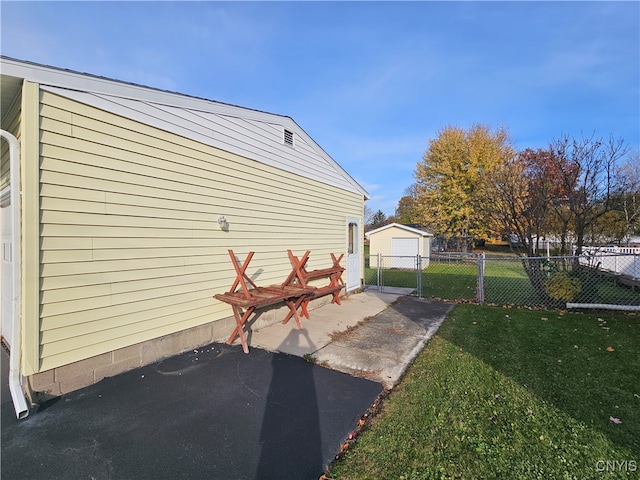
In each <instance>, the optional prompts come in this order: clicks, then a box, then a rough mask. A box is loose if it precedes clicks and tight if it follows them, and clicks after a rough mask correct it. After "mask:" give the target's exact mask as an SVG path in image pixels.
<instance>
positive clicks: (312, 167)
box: [43, 87, 364, 194]
mask: <svg viewBox="0 0 640 480" xmlns="http://www.w3.org/2000/svg"><path fill="white" fill-rule="evenodd" d="M43 89H45V90H50V91H52V92H55V93H57V94H59V95H63V96H65V97H68V98H71V99H74V100H77V101H79V102H82V103H84V104H87V105H91V106H94V107H96V108H99V109H102V110H106V111H109V112H111V113H115V114H116V115H121V116H123V117H127V118H133V119H136V120H138V121H141V122H144V123H146V124H148V125H152V126H155V127H157V128H160V129H162V130H166V131H169V132H173V133H176V134H178V135H181V136H184V137H187V138H190V139H192V140H196V141H198V142H202V143H204V144H206V145H210V146H213V147H216V148H220V149H222V150H225V151H228V152H231V153H235V154H237V155H241V156H244V157H247V158H255V159H257V160H258V161H260V162H263V163H265V164H267V165H271V166H274V167H277V168H281V169H283V170H286V171H288V172H291V173H295V174H299V175H302V176H304V177H307V178H311V179H314V180H319V181H321V182H324V183H327V184H329V185H333V186H336V187H338V188H343V189H346V190H348V191H352V192H358V193H361V194H362V193H364V192H363V191H362V190H361V189H360V188H359V187H358V186H357V185H356V184H355V181H354V180H353V179H351V178H349V177H348V175H347V174H346V173H345V172H344V170H342V169H341V168H340V167H339V166H338V165H337V164H335V163H334V162H327V160H326V159H325V158H323V156H322V154H321V153H320V152H319V151H318V149H316V148H306V149H302V150H301V151H299V152H298V151H296V150H294V149H292V148H291V147H289V146H287V145H284V144H283V142H282V138H281V137H280V136H279V135H275V134H266V132H268V130H266V129H265V128H263V127H260V128H256V126H257V125H259V123H261V122H259V121H257V120H245V119H244V118H241V117H240V116H232V115H224V114H222V113H220V114H216V113H211V112H204V111H198V110H188V109H186V108H179V107H175V106H169V105H161V104H152V103H150V102H143V101H141V100H135V99H130V98H122V97H115V96H111V95H103V94H93V93H87V92H78V91H72V90H65V89H60V88H56V87H43ZM282 118H283V128H284V124H285V121H286V123H289V122H291V121H290V120H289V119H288V118H287V117H282ZM291 123H292V122H291ZM289 128H290V127H289ZM272 131H273V129H272ZM274 133H275V132H274ZM296 140H297V142H301V141H302V137H301V136H300V135H298V136H297V139H296ZM297 142H296V145H297V144H298V143H297ZM303 143H304V142H303ZM307 147H308V146H307Z"/></svg>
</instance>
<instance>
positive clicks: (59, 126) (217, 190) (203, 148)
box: [0, 57, 368, 395]
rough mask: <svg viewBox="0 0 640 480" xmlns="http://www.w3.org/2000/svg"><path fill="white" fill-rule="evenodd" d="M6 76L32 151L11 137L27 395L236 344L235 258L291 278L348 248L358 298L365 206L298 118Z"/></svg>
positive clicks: (14, 289) (4, 83)
mask: <svg viewBox="0 0 640 480" xmlns="http://www.w3.org/2000/svg"><path fill="white" fill-rule="evenodd" d="M1 67H2V68H1V74H2V78H1V92H2V129H3V131H6V132H8V134H11V135H12V136H13V137H14V138H15V139H16V140H17V145H16V147H18V148H19V153H15V155H14V156H15V157H17V158H14V159H12V158H11V156H12V152H17V151H18V150H16V149H14V148H11V149H10V148H9V147H8V144H7V142H6V140H5V137H9V136H10V135H5V134H3V140H2V163H1V166H2V169H1V171H0V188H1V199H2V210H1V212H2V213H1V215H2V217H1V219H2V243H3V248H2V251H3V252H4V253H3V260H2V284H1V288H2V330H1V333H2V336H3V338H4V340H5V342H6V343H7V344H10V345H9V346H10V348H11V350H12V355H13V353H14V351H17V352H18V358H17V360H16V362H17V365H18V366H19V374H20V377H21V378H23V379H24V380H25V381H24V382H23V385H22V386H23V387H24V388H25V389H28V390H31V391H32V392H44V393H47V394H51V395H59V394H61V393H65V392H68V391H71V390H74V389H77V388H79V387H82V386H85V385H88V384H91V383H94V382H97V381H99V380H100V379H101V378H103V377H105V376H111V375H114V374H116V373H119V372H122V371H125V370H129V369H132V368H135V367H137V366H139V365H143V364H147V363H151V362H154V361H156V360H158V359H160V358H162V357H165V356H168V355H172V354H175V353H178V352H181V351H185V350H188V349H191V348H195V347H197V346H201V345H204V344H207V343H209V342H211V341H214V340H216V339H219V338H226V337H227V336H228V335H229V334H230V333H231V330H232V329H233V327H234V326H235V323H234V321H233V319H231V318H230V315H231V309H230V308H229V306H228V305H226V304H224V303H221V302H219V301H217V300H215V299H214V298H213V295H214V294H216V293H222V292H224V291H227V290H228V289H229V288H230V286H231V284H232V282H233V280H234V278H235V271H234V269H233V267H232V264H231V261H230V258H229V255H228V252H227V250H228V249H233V250H234V251H235V253H236V255H237V256H238V257H239V258H240V259H244V257H245V255H246V254H247V253H248V252H249V251H254V252H255V256H254V259H253V260H252V262H251V265H250V267H249V270H248V271H247V274H248V275H249V276H250V277H251V278H252V279H253V280H254V281H256V282H257V283H259V284H261V285H270V284H275V283H279V282H281V281H282V280H284V278H285V277H286V276H287V275H288V273H289V272H290V271H291V263H290V261H289V258H288V256H287V249H292V250H293V252H294V253H296V254H298V255H302V254H303V253H304V251H306V250H310V251H311V256H310V260H309V264H308V265H309V267H310V268H312V269H313V268H323V267H327V266H329V265H330V262H331V257H330V253H336V254H341V253H344V254H345V256H344V259H343V260H342V265H343V266H345V267H346V272H345V274H344V277H343V278H344V280H345V281H346V290H347V291H352V290H354V289H357V288H359V287H360V286H361V278H362V277H363V272H364V266H363V263H362V251H363V241H362V234H361V233H359V232H361V228H362V225H363V213H364V202H365V200H366V199H367V198H368V194H367V192H366V191H365V190H364V189H363V187H362V186H361V185H359V184H358V183H357V182H356V181H355V180H354V179H353V178H352V177H351V176H350V175H349V174H348V173H347V172H346V171H345V170H344V169H343V168H342V167H340V165H338V164H337V163H336V162H335V161H334V160H333V159H332V158H331V157H330V156H329V155H328V154H327V153H326V152H325V151H324V150H323V149H322V148H321V147H320V146H319V145H318V144H317V143H316V142H315V141H314V140H313V139H312V138H311V137H310V136H309V135H307V134H306V133H305V131H304V130H303V129H302V128H300V127H299V126H298V124H297V123H296V122H295V121H294V120H293V119H291V118H290V117H287V116H282V115H276V114H271V113H266V112H262V111H257V110H253V109H250V108H244V107H239V106H235V105H228V104H224V103H219V102H215V101H210V100H205V99H201V98H195V97H191V96H187V95H182V94H178V93H173V92H167V91H162V90H157V89H153V88H148V87H144V86H140V85H134V84H130V83H125V82H120V81H116V80H111V79H107V78H103V77H97V76H93V75H88V74H84V73H78V72H74V71H69V70H63V69H59V68H54V67H50V66H44V65H39V64H34V63H30V62H25V61H19V60H15V59H11V58H7V57H2V58H1ZM12 169H13V170H12ZM18 169H19V171H18ZM12 178H13V180H11V179H12ZM18 178H21V192H20V191H19V190H18V189H19V188H20V187H19V183H20V182H19V181H16V179H18ZM20 193H21V195H19V194H20ZM12 215H15V218H16V219H17V220H18V221H17V223H16V222H12V220H11V219H12V218H14V217H12ZM16 225H17V227H16ZM18 247H19V248H18ZM16 294H17V295H16ZM14 298H15V299H16V300H15V302H14V301H13V300H12V299H14ZM325 300H327V301H328V300H329V297H325ZM13 307H15V308H13ZM261 320H262V321H275V320H276V316H275V315H274V319H273V320H269V316H268V315H263V316H262V317H261Z"/></svg>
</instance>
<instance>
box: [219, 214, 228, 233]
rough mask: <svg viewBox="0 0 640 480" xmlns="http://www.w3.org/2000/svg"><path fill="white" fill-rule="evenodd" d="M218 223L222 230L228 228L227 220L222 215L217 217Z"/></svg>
mask: <svg viewBox="0 0 640 480" xmlns="http://www.w3.org/2000/svg"><path fill="white" fill-rule="evenodd" d="M218 225H220V228H221V229H222V230H225V231H226V230H229V222H227V219H226V218H224V216H222V217H220V218H218Z"/></svg>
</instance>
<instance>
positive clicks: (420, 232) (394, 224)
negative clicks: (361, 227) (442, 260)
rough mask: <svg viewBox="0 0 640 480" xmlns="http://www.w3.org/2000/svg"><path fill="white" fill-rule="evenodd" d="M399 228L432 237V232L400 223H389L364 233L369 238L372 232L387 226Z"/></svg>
mask: <svg viewBox="0 0 640 480" xmlns="http://www.w3.org/2000/svg"><path fill="white" fill-rule="evenodd" d="M394 227H395V228H400V229H402V230H404V231H406V232H409V233H415V234H416V235H420V236H422V237H433V233H429V232H425V231H424V230H420V229H418V228H415V227H410V226H409V225H402V224H401V223H390V224H388V225H385V226H383V227H380V228H376V229H375V230H371V231H369V232H367V233H365V236H366V237H367V238H369V236H370V235H372V234H374V233H378V232H381V231H383V230H387V229H388V228H394Z"/></svg>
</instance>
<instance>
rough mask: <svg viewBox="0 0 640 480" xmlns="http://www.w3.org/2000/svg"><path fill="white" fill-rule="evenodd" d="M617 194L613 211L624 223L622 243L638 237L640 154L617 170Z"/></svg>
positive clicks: (639, 220)
mask: <svg viewBox="0 0 640 480" xmlns="http://www.w3.org/2000/svg"><path fill="white" fill-rule="evenodd" d="M618 180H619V185H620V188H619V193H618V194H617V195H616V196H615V198H614V204H615V210H616V211H617V212H619V214H620V216H621V218H622V222H624V236H623V237H622V238H621V239H620V240H621V241H624V239H625V238H627V239H628V237H630V236H631V235H640V154H638V153H636V154H634V155H632V156H631V157H629V159H628V160H627V161H626V162H625V163H624V164H623V165H622V166H621V167H620V168H619V170H618Z"/></svg>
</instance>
